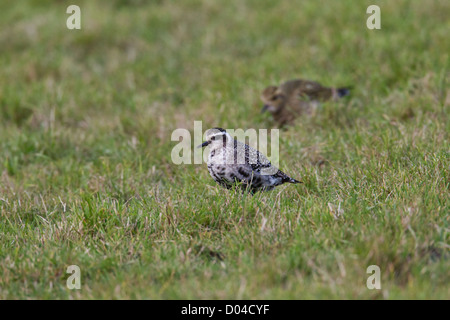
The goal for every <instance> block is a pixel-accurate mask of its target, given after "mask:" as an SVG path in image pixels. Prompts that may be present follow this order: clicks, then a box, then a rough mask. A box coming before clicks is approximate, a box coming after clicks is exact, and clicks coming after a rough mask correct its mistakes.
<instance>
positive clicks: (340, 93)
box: [336, 86, 352, 98]
mask: <svg viewBox="0 0 450 320" xmlns="http://www.w3.org/2000/svg"><path fill="white" fill-rule="evenodd" d="M351 88H352V87H350V86H348V87H342V88H337V89H336V92H337V96H338V98H342V97H345V96H348V95H349V94H350V89H351Z"/></svg>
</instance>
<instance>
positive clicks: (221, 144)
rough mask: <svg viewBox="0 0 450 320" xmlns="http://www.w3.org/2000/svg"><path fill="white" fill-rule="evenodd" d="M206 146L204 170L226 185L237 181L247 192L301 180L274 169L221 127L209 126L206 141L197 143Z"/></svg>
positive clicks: (234, 183)
mask: <svg viewBox="0 0 450 320" xmlns="http://www.w3.org/2000/svg"><path fill="white" fill-rule="evenodd" d="M206 146H209V148H210V153H209V155H208V161H207V165H208V171H209V173H210V175H211V177H212V178H213V179H214V180H215V181H216V182H217V183H218V184H220V185H221V186H223V187H225V188H227V189H230V188H231V187H233V186H234V185H239V186H240V187H241V188H242V189H243V190H248V191H250V193H255V192H257V191H269V190H272V189H273V188H274V187H276V186H279V185H281V184H283V183H286V182H289V183H301V181H298V180H295V179H293V178H291V177H289V176H288V175H287V174H285V173H284V172H282V171H280V170H278V169H277V168H276V167H275V166H273V165H272V164H271V163H270V161H269V160H268V159H267V158H266V157H265V156H264V155H263V154H262V153H260V152H259V151H258V150H255V149H254V148H252V147H250V146H249V145H247V144H245V143H242V142H239V141H237V140H236V139H233V137H231V135H230V134H228V133H227V132H226V131H225V130H224V129H222V128H213V129H209V130H208V131H207V132H206V141H205V142H204V143H202V144H201V145H200V146H198V147H206Z"/></svg>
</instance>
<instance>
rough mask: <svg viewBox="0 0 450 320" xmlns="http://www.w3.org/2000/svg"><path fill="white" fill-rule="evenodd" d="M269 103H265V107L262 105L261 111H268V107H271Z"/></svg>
mask: <svg viewBox="0 0 450 320" xmlns="http://www.w3.org/2000/svg"><path fill="white" fill-rule="evenodd" d="M269 107H270V106H269V105H268V104H265V105H264V106H263V107H262V109H261V113H264V112H266V111H267V109H269Z"/></svg>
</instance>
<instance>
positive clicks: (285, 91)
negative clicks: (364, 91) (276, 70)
mask: <svg viewBox="0 0 450 320" xmlns="http://www.w3.org/2000/svg"><path fill="white" fill-rule="evenodd" d="M348 94H350V89H349V88H348V87H345V88H328V87H324V86H322V85H321V84H319V83H317V82H314V81H309V80H301V79H297V80H290V81H287V82H285V83H283V84H281V85H280V86H278V87H277V86H269V87H267V88H266V89H264V91H263V92H262V94H261V100H262V101H263V103H264V107H263V109H262V112H264V111H266V110H267V111H269V112H270V113H272V115H273V118H274V120H275V121H276V122H277V123H278V124H279V125H280V126H283V125H285V124H290V123H292V122H293V121H294V120H295V118H296V117H297V116H299V115H301V114H309V115H311V114H312V113H313V112H314V111H315V109H316V108H317V106H318V105H319V103H320V102H322V101H327V100H337V99H338V98H341V97H344V96H346V95H348Z"/></svg>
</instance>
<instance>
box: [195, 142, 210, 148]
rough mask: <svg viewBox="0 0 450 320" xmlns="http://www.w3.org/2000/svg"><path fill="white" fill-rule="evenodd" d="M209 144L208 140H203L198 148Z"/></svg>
mask: <svg viewBox="0 0 450 320" xmlns="http://www.w3.org/2000/svg"><path fill="white" fill-rule="evenodd" d="M208 144H209V142H208V141H205V142H203V143H202V144H201V145H199V146H197V148H204V147H206V146H207V145H208Z"/></svg>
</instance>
